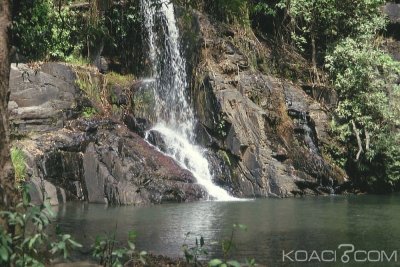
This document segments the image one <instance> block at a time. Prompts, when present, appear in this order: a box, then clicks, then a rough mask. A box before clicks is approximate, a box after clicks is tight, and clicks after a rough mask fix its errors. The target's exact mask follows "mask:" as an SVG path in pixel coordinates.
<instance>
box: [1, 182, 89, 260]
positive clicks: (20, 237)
mask: <svg viewBox="0 0 400 267" xmlns="http://www.w3.org/2000/svg"><path fill="white" fill-rule="evenodd" d="M0 218H1V219H2V221H3V223H4V224H2V225H0V244H1V246H0V265H1V266H16V267H26V266H34V267H41V266H43V267H44V266H45V265H46V264H47V263H48V262H47V261H48V260H49V257H50V256H49V254H50V255H52V256H51V257H56V256H57V255H62V256H63V257H64V259H66V258H67V257H68V256H69V253H70V251H71V249H74V248H78V247H81V245H80V244H78V243H77V242H75V241H74V240H73V239H72V238H71V236H70V235H68V234H61V233H57V237H56V238H55V239H56V241H52V240H54V238H51V237H50V236H49V235H48V234H47V233H46V229H47V228H48V226H49V225H50V223H51V219H52V218H54V214H53V211H52V210H51V207H50V204H49V203H48V202H45V203H44V204H43V205H40V206H34V205H32V204H31V202H30V196H29V193H28V187H27V186H24V187H23V188H22V200H21V202H20V203H18V204H17V206H16V207H15V211H0ZM4 226H6V227H4ZM6 229H7V230H6Z"/></svg>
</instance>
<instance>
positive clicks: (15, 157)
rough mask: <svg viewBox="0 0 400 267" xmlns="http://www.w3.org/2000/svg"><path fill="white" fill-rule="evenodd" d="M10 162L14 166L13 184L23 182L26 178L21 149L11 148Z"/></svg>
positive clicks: (23, 156)
mask: <svg viewBox="0 0 400 267" xmlns="http://www.w3.org/2000/svg"><path fill="white" fill-rule="evenodd" d="M11 161H12V163H13V166H14V172H15V182H16V184H20V183H21V182H24V181H25V176H26V166H25V155H24V152H23V151H22V149H21V148H18V147H13V148H11Z"/></svg>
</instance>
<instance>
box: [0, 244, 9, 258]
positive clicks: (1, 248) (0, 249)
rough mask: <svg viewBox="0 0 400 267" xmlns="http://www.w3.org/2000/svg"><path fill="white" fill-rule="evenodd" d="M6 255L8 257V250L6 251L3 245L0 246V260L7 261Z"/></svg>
mask: <svg viewBox="0 0 400 267" xmlns="http://www.w3.org/2000/svg"><path fill="white" fill-rule="evenodd" d="M8 257H9V254H8V251H7V249H6V247H5V246H3V245H2V246H0V258H1V260H2V261H3V262H7V261H8Z"/></svg>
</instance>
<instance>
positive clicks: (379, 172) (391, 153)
mask: <svg viewBox="0 0 400 267" xmlns="http://www.w3.org/2000/svg"><path fill="white" fill-rule="evenodd" d="M384 3H385V1H383V0H370V1H365V0H357V1H353V0H351V1H350V0H345V1H333V0H313V1H307V0H291V1H284V0H279V1H258V3H257V4H256V5H255V6H254V7H253V8H254V9H253V11H252V15H253V17H254V18H255V19H256V20H266V21H268V19H267V18H269V19H270V20H269V21H274V24H276V25H279V28H278V29H276V31H275V33H274V34H275V35H276V37H278V38H281V39H283V40H284V42H286V43H288V44H291V45H292V46H294V47H296V48H297V49H298V52H299V53H300V54H301V55H302V56H303V57H305V58H306V59H308V60H309V61H310V62H311V65H312V71H311V72H310V73H311V77H310V78H306V77H301V80H303V81H311V83H312V84H313V85H315V84H317V85H321V84H323V85H324V86H326V87H332V88H333V89H335V90H336V91H337V93H338V96H339V102H338V106H337V108H336V110H335V112H334V118H333V121H332V138H333V139H334V140H335V141H336V144H339V145H340V147H336V148H333V147H326V148H325V151H327V152H328V153H329V154H330V155H329V156H330V157H331V158H332V159H334V160H335V162H336V163H337V164H338V165H339V166H341V167H342V168H345V170H346V171H347V173H348V174H349V175H350V176H351V178H352V181H353V182H355V184H356V185H357V186H358V187H361V188H363V189H364V190H371V191H386V192H387V191H391V190H393V189H394V188H395V187H396V186H397V184H398V183H399V178H400V176H399V173H400V168H399V167H400V161H399V159H400V156H399V154H400V152H399V150H398V149H396V147H398V146H399V144H400V138H399V127H400V125H399V119H398V118H399V117H400V116H399V115H400V113H399V108H398V106H399V103H400V101H399V86H398V85H397V84H396V81H397V79H398V77H399V75H400V72H399V70H400V64H399V63H398V62H396V61H394V60H393V59H392V58H391V57H390V56H389V55H388V54H386V53H385V52H384V51H383V50H382V49H381V45H380V39H381V37H380V34H381V33H382V32H383V31H384V29H385V25H386V18H385V17H384V15H383V13H382V12H381V9H380V7H381V6H382V5H383V4H384ZM271 18H272V19H271ZM258 25H260V23H258ZM262 29H263V28H262V27H260V30H262ZM266 33H267V32H266ZM282 37H283V38H282ZM281 44H282V43H281ZM282 45H285V44H282ZM324 72H325V73H326V74H325V75H324V74H323V73H324Z"/></svg>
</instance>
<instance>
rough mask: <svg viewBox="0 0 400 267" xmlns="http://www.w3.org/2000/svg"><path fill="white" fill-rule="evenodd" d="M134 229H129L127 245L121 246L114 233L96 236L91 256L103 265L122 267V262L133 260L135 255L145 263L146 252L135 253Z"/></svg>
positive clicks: (105, 266) (106, 266)
mask: <svg viewBox="0 0 400 267" xmlns="http://www.w3.org/2000/svg"><path fill="white" fill-rule="evenodd" d="M136 236H137V234H136V231H134V230H131V231H130V232H129V233H128V240H127V243H128V247H121V246H120V244H119V242H118V241H117V240H116V238H115V233H114V234H111V235H105V236H97V237H96V241H95V244H94V245H93V254H92V255H93V257H94V258H95V259H97V260H98V261H99V264H100V265H102V266H104V267H122V266H123V263H125V262H127V261H131V260H133V259H134V258H135V257H137V258H138V259H139V260H140V262H142V263H143V264H145V263H146V262H145V256H146V255H147V253H146V252H145V251H142V252H140V253H136V251H135V249H136V246H135V243H134V241H135V239H136Z"/></svg>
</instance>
